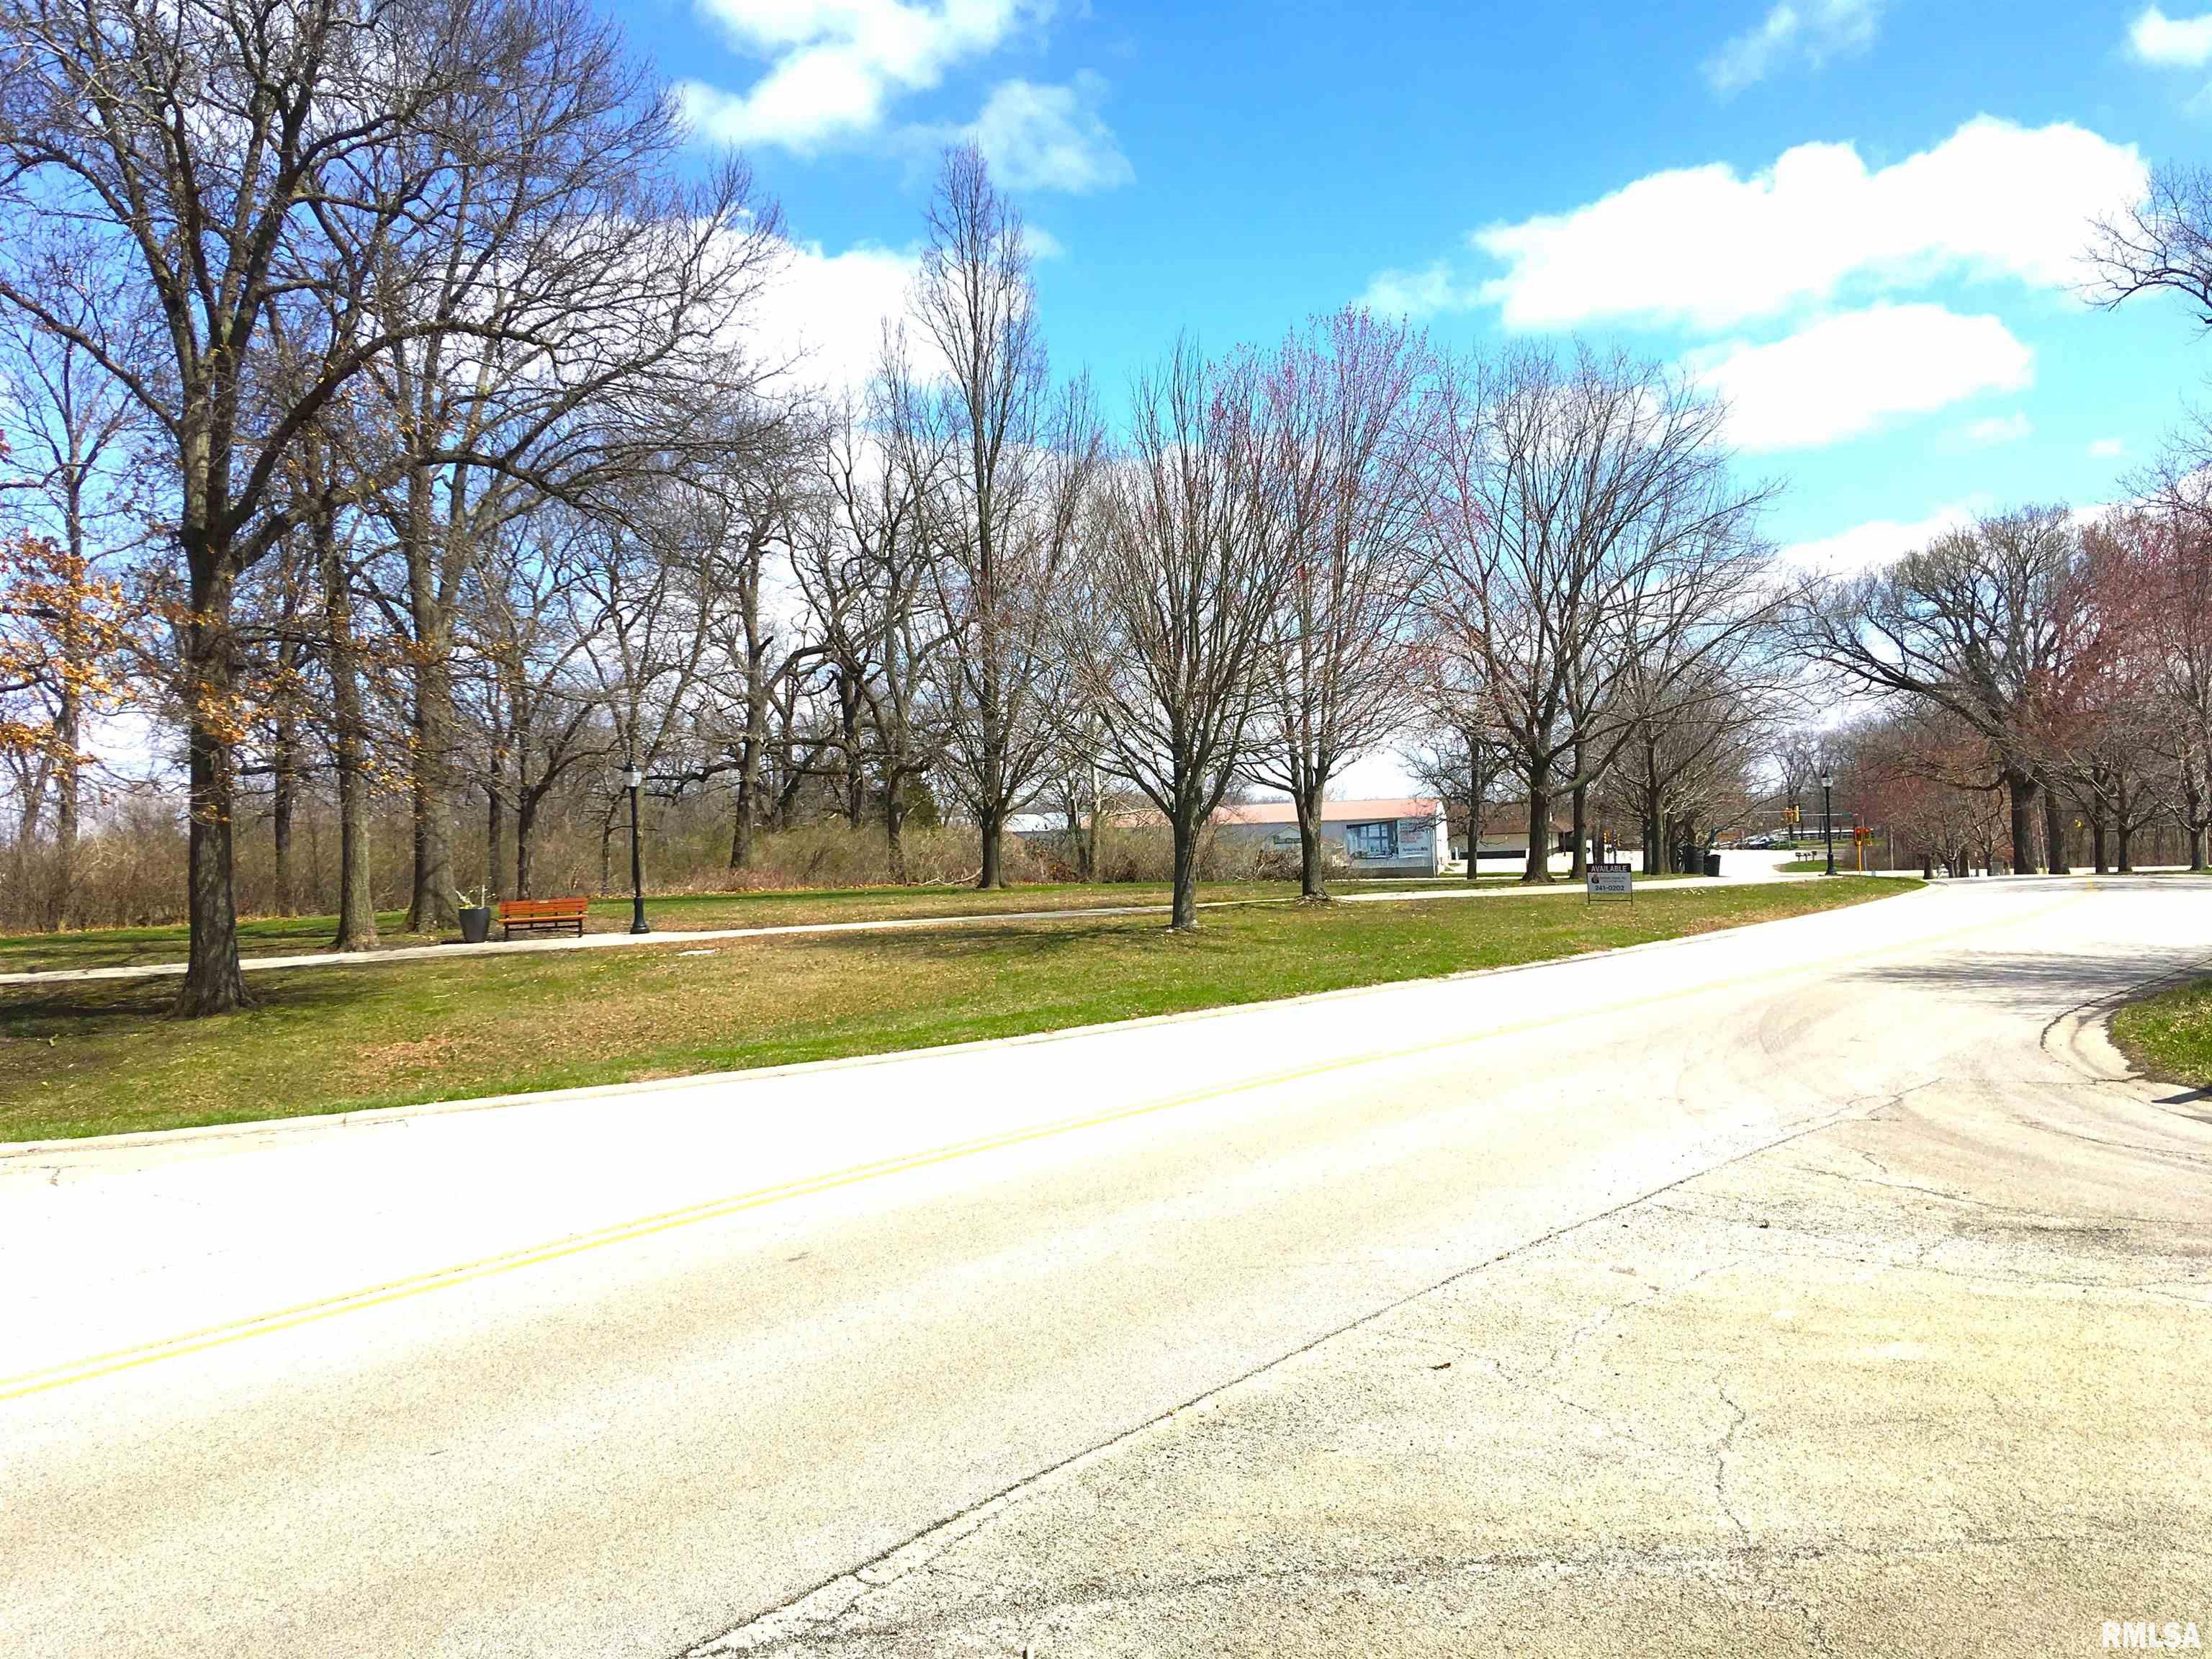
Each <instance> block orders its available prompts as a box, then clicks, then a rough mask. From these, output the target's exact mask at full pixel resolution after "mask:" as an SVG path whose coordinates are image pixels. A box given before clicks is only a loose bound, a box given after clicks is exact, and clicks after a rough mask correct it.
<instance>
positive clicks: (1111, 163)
mask: <svg viewBox="0 0 2212 1659" xmlns="http://www.w3.org/2000/svg"><path fill="white" fill-rule="evenodd" d="M1105 91H1106V83H1105V82H1103V81H1102V80H1101V79H1099V77H1098V76H1096V75H1093V74H1091V73H1090V72H1089V71H1088V70H1085V71H1084V72H1082V73H1080V74H1079V75H1077V76H1076V77H1075V78H1074V80H1073V81H1072V82H1069V83H1068V84H1067V85H1066V86H1061V87H1054V86H1039V85H1037V84H1036V83H1035V82H1030V81H1001V82H1000V83H999V84H998V85H997V86H995V87H994V88H992V89H991V95H990V97H989V98H988V99H987V100H985V102H984V105H983V109H982V112H981V114H979V115H978V116H977V117H976V118H975V144H976V147H977V148H978V149H981V151H982V152H983V159H984V160H985V161H988V162H989V163H990V164H991V173H992V175H993V176H994V178H995V179H998V181H999V182H1000V184H1003V185H1006V187H1007V188H1008V189H1010V190H1065V191H1077V192H1082V191H1094V190H1112V189H1114V188H1115V186H1116V185H1126V184H1127V183H1128V182H1129V180H1130V179H1133V178H1134V177H1135V176H1136V175H1135V174H1134V173H1133V172H1132V171H1131V169H1130V167H1129V158H1128V157H1127V156H1126V155H1122V154H1121V146H1120V145H1119V144H1118V143H1115V138H1114V134H1113V131H1112V130H1111V129H1110V128H1109V127H1108V126H1107V125H1106V123H1105V122H1104V121H1103V120H1102V119H1100V118H1099V115H1098V104H1099V102H1100V100H1102V99H1103V97H1104V95H1105Z"/></svg>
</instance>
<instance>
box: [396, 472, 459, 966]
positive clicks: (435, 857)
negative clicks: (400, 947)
mask: <svg viewBox="0 0 2212 1659" xmlns="http://www.w3.org/2000/svg"><path fill="white" fill-rule="evenodd" d="M429 520H430V485H429V481H428V478H427V477H424V476H423V474H422V471H421V470H420V469H418V470H417V471H416V473H415V474H414V476H413V477H411V478H410V480H409V483H408V506H407V590H408V600H409V605H410V609H411V611H412V613H413V621H414V625H415V657H416V660H415V665H414V668H415V700H414V710H413V714H414V728H415V730H414V735H415V757H414V758H415V766H414V810H415V882H414V890H413V894H412V896H410V898H409V900H408V903H407V923H406V927H407V931H408V932H409V933H440V932H442V931H444V930H445V929H447V928H450V927H456V926H458V925H459V921H460V915H459V907H458V906H457V905H456V903H455V902H454V898H453V629H452V627H451V625H450V618H449V617H447V614H446V606H445V604H444V601H443V599H442V598H441V595H440V593H439V592H438V569H437V560H436V557H435V548H434V545H433V542H432V537H431V531H430V523H429Z"/></svg>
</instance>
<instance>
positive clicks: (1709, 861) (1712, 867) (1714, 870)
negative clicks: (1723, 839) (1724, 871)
mask: <svg viewBox="0 0 2212 1659" xmlns="http://www.w3.org/2000/svg"><path fill="white" fill-rule="evenodd" d="M1720 872H1721V855H1720V854H1718V853H1708V854H1705V873H1706V874H1707V875H1709V876H1717V875H1718V874H1720Z"/></svg>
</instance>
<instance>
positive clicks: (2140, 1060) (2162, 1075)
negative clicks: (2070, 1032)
mask: <svg viewBox="0 0 2212 1659" xmlns="http://www.w3.org/2000/svg"><path fill="white" fill-rule="evenodd" d="M2112 1044H2113V1046H2114V1047H2115V1048H2118V1050H2119V1051H2120V1052H2121V1053H2122V1054H2125V1055H2126V1056H2127V1057H2128V1059H2129V1060H2130V1062H2131V1063H2133V1064H2134V1065H2136V1066H2138V1067H2140V1068H2141V1069H2142V1070H2143V1071H2145V1072H2147V1073H2149V1074H2150V1075H2151V1076H2152V1077H2154V1078H2156V1079H2159V1080H2160V1081H2161V1082H2166V1083H2180V1084H2186V1085H2188V1086H2189V1087H2191V1088H2192V1089H2212V977H2201V978H2197V979H2191V980H2185V981H2183V982H2182V983H2180V984H2179V985H2169V986H2167V987H2165V988H2164V989H2162V990H2158V991H2154V992H2152V993H2151V994H2149V995H2148V996H2145V997H2141V998H2138V999H2137V1000H2135V1001H2133V1002H2129V1003H2124V1004H2122V1005H2121V1006H2119V1007H2118V1008H2117V1009H2115V1010H2114V1011H2113V1013H2112Z"/></svg>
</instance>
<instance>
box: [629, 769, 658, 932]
mask: <svg viewBox="0 0 2212 1659" xmlns="http://www.w3.org/2000/svg"><path fill="white" fill-rule="evenodd" d="M623 782H624V783H626V784H628V785H629V930H630V932H631V933H651V932H652V931H653V929H652V928H650V927H647V926H646V921H645V857H644V853H643V850H642V849H641V848H640V847H639V845H638V834H637V817H638V814H637V793H638V791H639V790H641V789H642V788H643V787H645V774H644V773H642V772H641V771H639V770H638V769H637V763H636V761H635V760H633V761H631V762H630V763H629V771H628V772H626V773H624V774H623Z"/></svg>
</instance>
